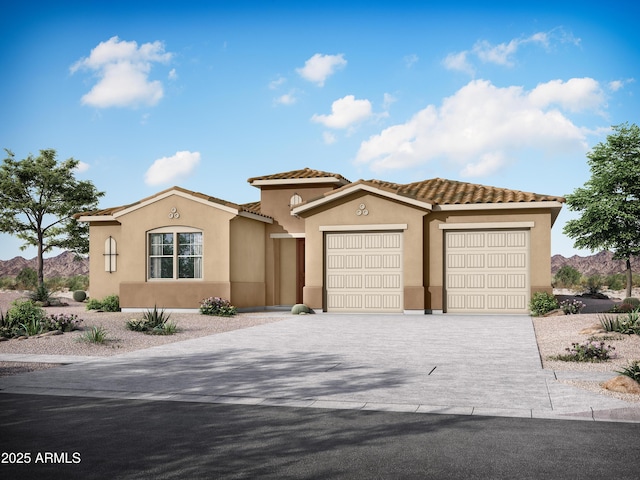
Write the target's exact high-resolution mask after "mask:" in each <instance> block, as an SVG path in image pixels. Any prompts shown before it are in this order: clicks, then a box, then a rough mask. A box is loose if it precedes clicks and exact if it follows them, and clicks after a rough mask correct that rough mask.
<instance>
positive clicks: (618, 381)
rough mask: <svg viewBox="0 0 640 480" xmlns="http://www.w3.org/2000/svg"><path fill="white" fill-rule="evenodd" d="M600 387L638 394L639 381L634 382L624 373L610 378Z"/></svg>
mask: <svg viewBox="0 0 640 480" xmlns="http://www.w3.org/2000/svg"><path fill="white" fill-rule="evenodd" d="M602 388H606V389H607V390H611V391H612V392H619V393H633V394H635V395H640V383H638V382H636V381H635V380H634V379H633V378H631V377H627V376H626V375H618V376H617V377H615V378H612V379H611V380H607V381H606V382H604V383H603V384H602Z"/></svg>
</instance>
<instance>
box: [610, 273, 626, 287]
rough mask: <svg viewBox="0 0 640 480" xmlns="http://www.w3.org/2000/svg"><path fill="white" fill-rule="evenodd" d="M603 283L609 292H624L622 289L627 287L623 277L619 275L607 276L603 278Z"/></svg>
mask: <svg viewBox="0 0 640 480" xmlns="http://www.w3.org/2000/svg"><path fill="white" fill-rule="evenodd" d="M605 283H606V285H607V286H608V287H609V290H624V288H625V287H626V286H627V281H626V279H625V276H624V275H623V274H621V273H614V274H613V275H608V276H607V277H606V278H605Z"/></svg>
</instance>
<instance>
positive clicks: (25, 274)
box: [16, 267, 38, 290]
mask: <svg viewBox="0 0 640 480" xmlns="http://www.w3.org/2000/svg"><path fill="white" fill-rule="evenodd" d="M37 285H38V274H37V273H36V271H35V270H34V269H33V268H30V267H25V268H23V269H22V270H20V272H19V273H18V275H16V286H17V288H20V289H22V290H31V289H32V288H35V287H36V286H37Z"/></svg>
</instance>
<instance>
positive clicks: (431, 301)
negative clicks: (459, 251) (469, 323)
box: [424, 209, 552, 310]
mask: <svg viewBox="0 0 640 480" xmlns="http://www.w3.org/2000/svg"><path fill="white" fill-rule="evenodd" d="M510 222H515V223H520V222H533V223H534V226H533V227H532V228H531V229H530V237H529V239H530V247H529V249H530V257H529V259H530V271H529V281H530V289H531V293H534V292H537V291H548V292H551V291H552V288H551V212H550V210H548V209H521V210H517V209H513V210H510V209H509V210H493V211H491V210H467V211H458V212H437V211H436V212H432V213H431V214H430V215H428V216H427V217H425V236H426V237H427V243H426V249H427V251H428V255H427V256H426V257H425V270H424V271H425V273H426V275H425V287H426V292H427V302H426V303H427V309H431V310H442V309H443V306H444V232H445V230H442V229H441V228H440V225H441V224H445V223H448V224H452V223H510Z"/></svg>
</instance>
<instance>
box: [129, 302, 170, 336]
mask: <svg viewBox="0 0 640 480" xmlns="http://www.w3.org/2000/svg"><path fill="white" fill-rule="evenodd" d="M170 317H171V314H168V313H165V311H164V310H160V311H158V309H157V308H156V307H155V306H154V307H153V311H149V310H147V311H146V312H144V314H143V316H142V319H140V320H139V319H136V318H132V319H131V320H129V321H128V322H127V328H128V329H129V330H133V331H134V332H144V333H149V334H151V335H172V334H174V333H176V332H177V331H178V326H177V325H176V324H175V323H174V322H169V318H170Z"/></svg>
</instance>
